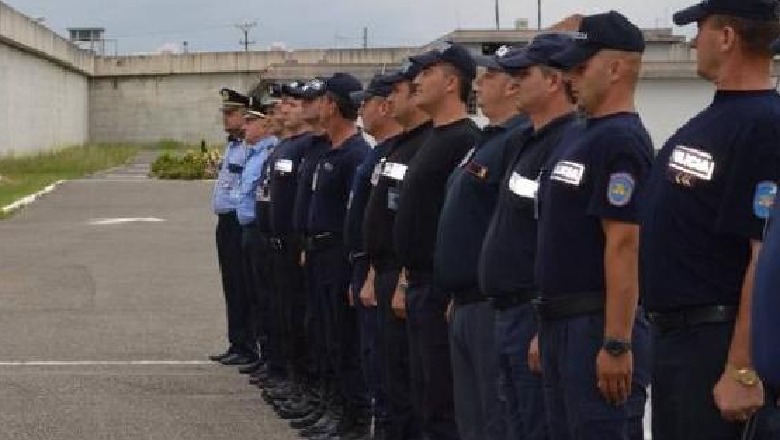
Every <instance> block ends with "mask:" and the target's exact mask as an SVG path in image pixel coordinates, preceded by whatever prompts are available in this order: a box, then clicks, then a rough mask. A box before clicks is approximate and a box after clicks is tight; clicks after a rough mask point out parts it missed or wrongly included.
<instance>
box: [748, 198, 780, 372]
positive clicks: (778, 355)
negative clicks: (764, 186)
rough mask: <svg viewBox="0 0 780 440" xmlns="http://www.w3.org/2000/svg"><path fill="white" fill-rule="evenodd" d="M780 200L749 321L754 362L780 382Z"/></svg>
mask: <svg viewBox="0 0 780 440" xmlns="http://www.w3.org/2000/svg"><path fill="white" fill-rule="evenodd" d="M778 268H780V203H777V202H775V204H774V210H773V212H772V217H771V221H770V225H769V229H768V232H767V235H766V239H765V240H764V245H763V248H762V249H761V256H760V257H759V258H758V263H757V265H756V277H755V284H754V288H753V320H752V321H751V324H750V331H751V334H752V338H751V343H752V345H753V347H752V354H753V364H754V365H755V367H756V371H758V374H759V375H760V376H761V378H762V379H763V380H764V381H765V382H768V383H769V384H770V385H772V386H775V387H778V386H780V344H778V343H777V335H778V334H780V319H777V316H778V313H780V294H778V292H780V270H778Z"/></svg>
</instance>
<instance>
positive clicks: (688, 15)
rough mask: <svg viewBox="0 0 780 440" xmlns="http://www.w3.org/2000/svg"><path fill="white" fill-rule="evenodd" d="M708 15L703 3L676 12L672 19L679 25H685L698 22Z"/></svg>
mask: <svg viewBox="0 0 780 440" xmlns="http://www.w3.org/2000/svg"><path fill="white" fill-rule="evenodd" d="M707 15H708V12H707V10H706V9H705V8H704V7H703V6H702V5H701V4H698V5H693V6H691V7H689V8H685V9H683V10H682V11H679V12H677V13H675V14H674V15H673V16H672V20H673V21H674V24H676V25H677V26H685V25H689V24H691V23H698V22H699V21H701V19H703V18H705V17H707Z"/></svg>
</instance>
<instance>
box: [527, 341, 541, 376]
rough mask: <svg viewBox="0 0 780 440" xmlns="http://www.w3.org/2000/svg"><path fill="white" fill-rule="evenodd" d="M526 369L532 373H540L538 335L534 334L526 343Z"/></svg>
mask: <svg viewBox="0 0 780 440" xmlns="http://www.w3.org/2000/svg"><path fill="white" fill-rule="evenodd" d="M528 369H529V370H531V372H532V373H536V374H542V357H541V356H540V354H539V335H538V334H537V335H535V336H534V338H533V339H531V343H530V344H529V345H528Z"/></svg>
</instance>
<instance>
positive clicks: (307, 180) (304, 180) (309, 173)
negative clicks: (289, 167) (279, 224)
mask: <svg viewBox="0 0 780 440" xmlns="http://www.w3.org/2000/svg"><path fill="white" fill-rule="evenodd" d="M310 140H311V143H310V145H309V146H308V147H307V148H306V153H305V154H304V155H303V159H301V163H300V165H299V166H298V184H297V187H296V189H295V206H294V208H293V228H294V229H295V232H297V233H299V234H302V235H306V234H307V233H308V226H309V204H310V202H311V193H312V190H311V184H312V179H313V178H314V171H315V170H316V169H317V164H318V163H319V161H320V157H322V155H323V154H324V153H325V152H326V151H328V150H329V149H330V141H328V138H327V136H324V135H314V134H312V135H311V139H310Z"/></svg>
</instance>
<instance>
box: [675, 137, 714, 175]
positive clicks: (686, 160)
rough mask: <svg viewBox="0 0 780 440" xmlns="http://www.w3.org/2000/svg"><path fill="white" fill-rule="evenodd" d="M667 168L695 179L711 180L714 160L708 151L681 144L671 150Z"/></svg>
mask: <svg viewBox="0 0 780 440" xmlns="http://www.w3.org/2000/svg"><path fill="white" fill-rule="evenodd" d="M669 168H670V169H672V170H675V171H679V172H681V173H683V174H685V175H687V176H690V177H695V178H697V179H701V180H712V175H713V173H714V172H715V161H714V160H713V159H712V155H711V154H710V153H707V152H705V151H701V150H697V149H695V148H691V147H685V146H682V145H681V146H678V147H676V148H675V149H674V151H672V156H671V157H670V158H669Z"/></svg>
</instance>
